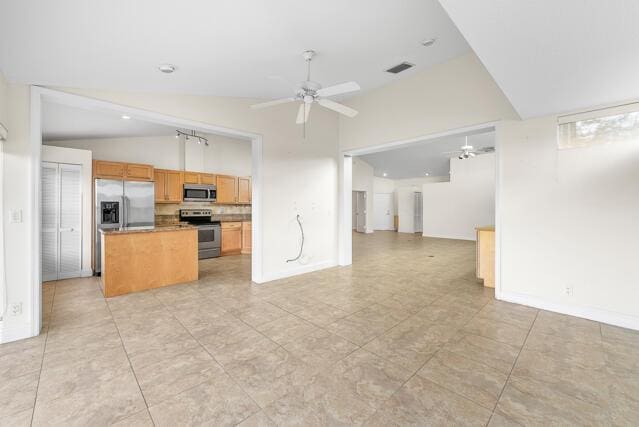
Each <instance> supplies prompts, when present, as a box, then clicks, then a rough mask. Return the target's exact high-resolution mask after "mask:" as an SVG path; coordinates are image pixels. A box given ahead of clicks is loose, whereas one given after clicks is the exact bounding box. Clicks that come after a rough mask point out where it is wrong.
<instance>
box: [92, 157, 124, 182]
mask: <svg viewBox="0 0 639 427" xmlns="http://www.w3.org/2000/svg"><path fill="white" fill-rule="evenodd" d="M125 168H126V163H119V162H107V161H105V160H94V161H93V176H94V177H95V178H115V179H124V170H125Z"/></svg>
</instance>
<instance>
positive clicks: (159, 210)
mask: <svg viewBox="0 0 639 427" xmlns="http://www.w3.org/2000/svg"><path fill="white" fill-rule="evenodd" d="M180 209H211V212H212V214H213V217H219V216H222V217H226V216H228V217H229V218H231V217H237V218H247V217H248V218H250V215H251V206H250V205H218V204H214V203H181V204H164V203H162V204H160V203H158V204H156V205H155V222H156V224H166V223H174V222H178V221H179V215H180Z"/></svg>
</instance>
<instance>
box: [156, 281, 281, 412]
mask: <svg viewBox="0 0 639 427" xmlns="http://www.w3.org/2000/svg"><path fill="white" fill-rule="evenodd" d="M195 291H196V292H197V293H198V294H200V295H202V297H204V298H206V296H205V295H203V294H202V293H200V292H199V291H198V290H197V289H195ZM153 297H154V298H155V299H156V300H158V301H159V302H160V304H161V305H162V306H163V307H164V308H165V310H166V311H167V312H168V313H169V314H170V315H171V317H172V318H173V319H175V321H176V322H178V323H179V324H180V326H182V328H184V330H185V331H186V332H187V333H188V334H189V335H190V336H191V338H193V340H195V342H196V343H197V344H198V345H199V346H200V348H201V349H202V350H204V351H205V352H206V354H208V355H209V356H210V357H211V359H213V361H214V362H215V363H217V365H218V366H219V367H220V368H221V369H222V371H223V372H224V373H225V374H226V375H227V376H228V377H229V378H230V380H231V381H233V383H234V384H235V385H237V386H238V387H239V389H240V390H242V392H243V393H244V394H246V396H248V398H249V399H251V401H252V402H253V403H255V405H256V406H257V407H258V408H260V411H261V410H262V409H263V408H262V407H261V406H260V405H259V404H258V403H257V402H256V401H255V399H253V397H252V396H251V395H250V394H249V393H247V392H246V390H244V388H243V387H242V385H241V384H239V383H238V381H237V380H236V379H235V378H234V377H233V376H232V375H231V374H230V373H229V372H228V371H227V370H226V369H225V368H224V365H222V363H220V362H219V361H218V360H217V359H216V358H215V356H213V355H212V354H211V353H210V352H209V350H208V349H207V348H206V346H204V345H203V344H202V343H201V342H200V340H198V339H197V338H196V337H195V336H194V335H193V334H192V333H191V331H190V330H189V328H187V327H186V326H184V324H183V323H182V321H181V320H180V319H178V318H177V316H175V314H174V313H173V311H172V310H171V309H170V308H169V306H167V305H166V304H164V302H163V301H162V300H161V299H159V298H158V297H157V296H156V295H155V294H153ZM207 299H208V298H207ZM220 308H221V307H220ZM222 310H224V309H222ZM224 311H226V310H224ZM226 313H227V314H230V315H231V316H233V317H235V318H237V319H238V320H239V321H240V322H243V323H245V324H246V322H244V321H243V320H242V319H240V318H238V317H237V316H235V315H233V314H231V313H229V312H228V311H226ZM247 326H249V327H250V325H247ZM256 332H259V331H256ZM276 344H277V343H276ZM181 354H185V353H181ZM207 381H209V380H205V381H202V382H200V383H197V384H195V385H194V386H193V387H189V388H187V389H185V390H182V391H180V392H179V393H177V394H175V395H173V396H172V397H175V396H178V395H180V394H182V393H185V392H187V391H189V390H192V389H194V388H195V387H199V386H201V385H202V384H204V383H205V382H207ZM166 400H168V398H167V399H165V400H163V401H162V402H164V401H166ZM162 402H158V404H160V403H162ZM257 412H259V411H257ZM257 412H254V413H252V414H250V415H249V416H248V417H246V418H249V417H251V416H253V415H254V414H256V413H257ZM149 415H150V414H149ZM246 418H245V419H246ZM151 419H153V417H152V416H151ZM242 421H244V420H242ZM242 421H240V422H242ZM154 424H155V422H154Z"/></svg>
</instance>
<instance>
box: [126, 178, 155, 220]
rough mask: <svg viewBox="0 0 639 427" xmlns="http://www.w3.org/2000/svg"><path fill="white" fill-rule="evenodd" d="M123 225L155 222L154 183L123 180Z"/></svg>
mask: <svg viewBox="0 0 639 427" xmlns="http://www.w3.org/2000/svg"><path fill="white" fill-rule="evenodd" d="M123 213H124V221H125V223H124V226H125V227H142V226H149V225H154V224H155V184H154V183H153V182H139V181H124V209H123Z"/></svg>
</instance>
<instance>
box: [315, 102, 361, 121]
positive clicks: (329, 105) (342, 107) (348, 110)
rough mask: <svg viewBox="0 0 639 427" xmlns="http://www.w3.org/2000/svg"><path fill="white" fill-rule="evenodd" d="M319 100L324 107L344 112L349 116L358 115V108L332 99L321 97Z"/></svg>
mask: <svg viewBox="0 0 639 427" xmlns="http://www.w3.org/2000/svg"><path fill="white" fill-rule="evenodd" d="M317 102H318V103H319V105H321V106H322V107H324V108H328V109H329V110H333V111H337V112H338V113H340V114H343V115H345V116H347V117H351V118H352V117H355V116H356V115H357V110H353V109H352V108H351V107H347V106H346V105H343V104H340V103H337V102H335V101H331V100H330V99H320V100H319V101H317Z"/></svg>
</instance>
